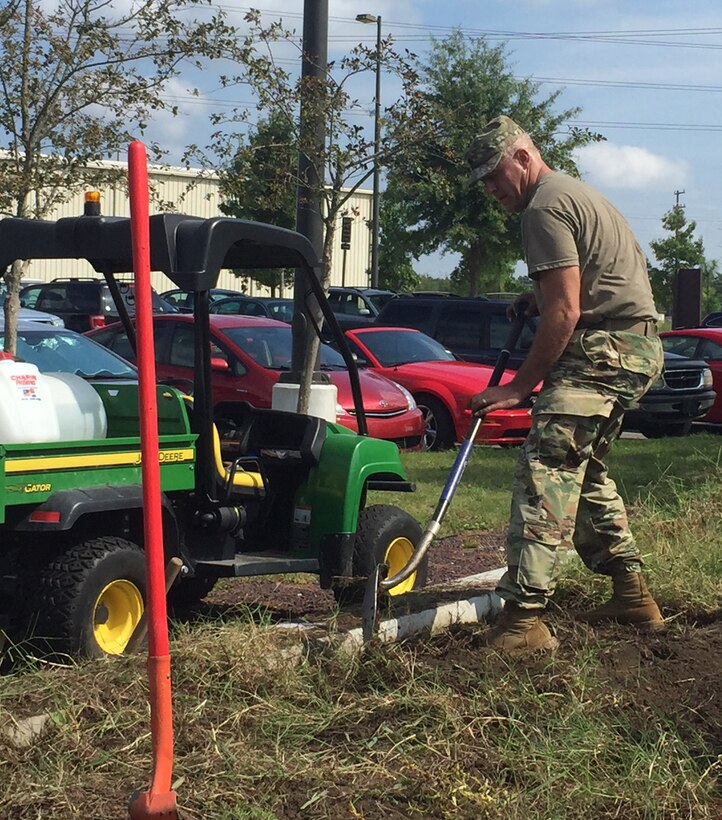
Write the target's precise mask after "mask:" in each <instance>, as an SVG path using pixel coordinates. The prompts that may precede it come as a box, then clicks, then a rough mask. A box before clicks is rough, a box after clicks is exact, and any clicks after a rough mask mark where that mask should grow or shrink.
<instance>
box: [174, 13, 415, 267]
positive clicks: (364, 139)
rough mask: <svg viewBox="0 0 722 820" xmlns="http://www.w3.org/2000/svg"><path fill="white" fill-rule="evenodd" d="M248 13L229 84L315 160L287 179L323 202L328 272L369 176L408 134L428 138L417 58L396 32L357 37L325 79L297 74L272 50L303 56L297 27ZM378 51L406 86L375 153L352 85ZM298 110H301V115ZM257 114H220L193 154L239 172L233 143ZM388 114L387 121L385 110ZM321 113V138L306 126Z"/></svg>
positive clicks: (299, 152)
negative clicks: (377, 41)
mask: <svg viewBox="0 0 722 820" xmlns="http://www.w3.org/2000/svg"><path fill="white" fill-rule="evenodd" d="M245 20H246V22H247V24H248V27H249V28H248V34H247V36H246V38H245V39H244V40H243V43H242V44H241V45H240V46H239V48H240V51H241V54H240V57H239V60H238V61H237V71H236V72H235V73H233V74H229V75H226V76H224V77H223V78H222V83H223V85H224V87H226V88H230V87H233V86H244V87H246V88H248V87H250V89H251V91H252V93H253V94H254V96H255V97H256V100H257V111H258V112H259V113H260V115H261V116H263V117H265V118H266V119H267V121H268V122H274V123H280V122H283V123H286V124H287V127H288V129H289V131H288V135H289V145H290V148H291V149H292V152H293V155H294V156H296V157H297V156H304V157H306V158H308V159H309V161H310V163H311V166H312V173H311V174H309V175H308V176H307V177H306V178H304V179H300V178H299V176H298V173H297V170H296V168H295V167H294V168H291V169H290V172H289V173H290V176H289V177H288V179H287V184H288V186H289V189H290V190H294V189H295V187H296V186H297V185H299V184H302V185H304V186H307V187H308V188H309V190H310V198H311V200H312V201H313V202H319V203H320V208H319V210H320V212H321V216H322V219H323V222H324V247H323V259H324V263H325V269H326V271H328V270H329V269H330V261H331V252H332V247H333V238H334V235H335V232H336V230H337V229H340V220H341V217H342V216H343V215H344V213H345V209H347V203H348V201H349V199H350V198H351V197H352V196H353V194H354V193H355V191H356V190H357V189H358V188H360V187H361V186H362V185H363V184H364V183H365V182H366V181H367V180H368V179H370V177H371V176H372V174H373V170H374V166H375V165H378V166H379V167H380V168H383V167H386V166H388V165H389V163H390V162H391V160H392V158H393V157H394V156H395V155H396V154H397V153H398V152H399V151H400V150H402V149H403V148H404V146H405V145H406V143H407V142H408V141H409V140H410V139H412V138H413V139H420V138H422V135H423V133H424V127H425V126H424V123H425V119H424V116H423V110H422V109H421V107H420V104H419V100H420V96H419V93H418V76H417V73H416V70H415V57H414V55H412V54H409V53H400V52H399V51H397V50H396V49H395V48H394V46H393V41H392V39H391V38H390V37H387V38H385V39H384V40H383V41H382V43H381V49H380V54H378V55H377V54H376V48H375V46H374V47H373V48H368V47H367V46H365V45H363V44H359V45H357V46H354V47H353V48H351V49H350V50H349V52H348V53H347V54H346V55H344V56H343V57H341V58H340V59H339V60H337V61H335V62H334V63H332V64H330V65H329V66H328V72H327V73H326V74H325V76H324V79H323V80H319V79H317V78H308V77H307V78H299V77H296V76H295V74H294V73H292V72H290V71H287V70H286V69H284V68H283V67H281V65H280V64H279V62H278V61H277V60H276V59H275V57H274V55H273V50H274V47H275V46H276V44H278V43H283V45H284V48H287V47H289V46H291V47H295V48H297V49H298V54H299V58H300V56H301V53H302V43H301V41H300V39H299V38H298V37H297V36H296V35H295V33H294V32H291V31H288V30H287V29H286V28H285V27H284V26H283V24H282V23H280V22H274V23H271V24H270V25H266V24H264V23H263V22H262V20H261V14H260V12H257V11H250V12H249V13H248V14H246V16H245ZM377 57H378V59H379V60H380V62H381V64H382V66H383V71H384V73H385V74H386V75H387V76H389V75H391V76H393V77H394V78H395V81H396V84H397V87H399V88H400V93H399V97H398V99H397V100H395V101H394V102H393V103H392V104H391V106H390V110H393V112H394V116H395V118H396V120H395V123H396V125H395V128H394V131H393V134H390V133H389V134H387V137H386V138H385V139H384V140H383V141H382V145H381V147H380V150H379V152H378V154H376V153H375V148H374V140H373V134H369V133H367V131H366V129H364V128H363V127H362V126H361V125H359V123H358V120H357V119H354V117H353V116H349V115H353V114H354V113H360V112H362V111H364V107H363V106H362V104H361V103H360V102H359V101H358V100H357V99H355V98H354V96H353V94H352V91H351V88H352V87H353V83H354V82H355V80H356V78H358V77H359V76H361V75H364V74H371V75H373V74H374V73H375V71H376V63H377ZM284 62H286V61H284ZM299 62H300V60H299ZM299 111H301V112H302V114H303V118H304V121H303V122H301V121H300V119H301V118H299ZM251 116H252V114H251V112H249V110H248V109H247V108H245V107H244V108H239V109H234V110H232V111H230V112H224V113H223V114H218V115H216V116H215V117H214V118H213V122H214V124H216V125H217V126H219V128H218V130H216V131H215V133H213V134H212V136H211V141H210V142H209V144H208V145H206V146H203V147H202V146H198V145H193V146H190V147H189V150H188V153H187V157H188V158H189V159H190V158H193V159H194V160H195V161H199V162H201V163H202V164H205V165H208V166H210V167H212V168H214V169H218V168H220V169H222V173H224V174H226V175H233V173H234V169H233V164H234V162H235V161H236V154H237V149H236V147H235V146H236V145H237V144H238V143H239V142H240V143H244V142H245V140H244V139H243V138H242V137H240V136H239V135H238V133H237V129H239V128H243V129H244V130H245V129H246V128H247V126H248V122H249V119H250V117H251ZM382 119H383V120H384V121H385V120H386V117H383V118H382ZM319 120H320V121H321V122H322V123H323V136H322V138H321V139H320V140H319V135H318V133H317V131H316V130H314V128H308V127H305V126H308V125H309V123H312V122H318V121H319ZM402 123H403V124H402ZM383 124H384V123H383V122H382V126H383ZM285 171H286V166H285V165H284V172H285Z"/></svg>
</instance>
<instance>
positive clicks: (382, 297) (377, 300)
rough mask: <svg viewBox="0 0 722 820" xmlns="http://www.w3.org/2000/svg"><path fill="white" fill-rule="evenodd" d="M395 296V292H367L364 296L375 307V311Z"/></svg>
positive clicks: (379, 309)
mask: <svg viewBox="0 0 722 820" xmlns="http://www.w3.org/2000/svg"><path fill="white" fill-rule="evenodd" d="M395 296H396V294H395V293H367V294H366V298H367V299H368V300H369V302H371V304H372V305H373V306H374V307H375V308H376V310H377V311H379V312H380V311H381V308H382V307H383V306H384V305H385V304H386V303H387V302H390V301H391V300H392V299H393V298H394V297H395Z"/></svg>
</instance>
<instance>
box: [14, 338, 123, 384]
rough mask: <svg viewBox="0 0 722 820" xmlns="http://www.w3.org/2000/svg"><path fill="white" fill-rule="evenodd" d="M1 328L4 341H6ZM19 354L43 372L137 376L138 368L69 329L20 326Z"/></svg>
mask: <svg viewBox="0 0 722 820" xmlns="http://www.w3.org/2000/svg"><path fill="white" fill-rule="evenodd" d="M4 341H5V339H4V333H3V332H2V331H0V344H2V343H4ZM16 356H17V358H18V359H22V360H23V361H26V362H30V363H31V364H34V365H35V366H36V367H37V368H38V370H40V372H41V373H75V374H76V375H78V376H82V377H83V378H86V379H89V378H104V379H107V378H116V379H137V378H138V374H137V371H136V369H135V368H134V367H133V366H132V365H130V364H128V362H126V361H125V359H121V358H120V356H116V355H115V354H114V353H111V351H110V350H107V349H106V348H104V347H101V346H100V345H99V344H96V343H95V342H93V341H91V340H90V339H88V338H86V337H85V336H81V335H79V334H77V333H72V332H71V331H67V330H57V329H56V330H49V329H45V328H40V329H38V330H25V329H19V330H18V339H17V348H16Z"/></svg>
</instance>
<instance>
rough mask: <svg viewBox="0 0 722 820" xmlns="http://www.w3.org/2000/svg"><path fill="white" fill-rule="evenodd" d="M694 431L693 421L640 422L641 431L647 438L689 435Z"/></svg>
mask: <svg viewBox="0 0 722 820" xmlns="http://www.w3.org/2000/svg"><path fill="white" fill-rule="evenodd" d="M691 431H692V422H691V421H679V422H640V424H639V432H640V433H641V434H642V435H643V436H645V437H646V438H666V437H668V436H669V437H674V436H688V435H689V434H690V432H691Z"/></svg>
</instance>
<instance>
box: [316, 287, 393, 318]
mask: <svg viewBox="0 0 722 820" xmlns="http://www.w3.org/2000/svg"><path fill="white" fill-rule="evenodd" d="M397 295H398V294H396V293H394V292H393V291H392V290H378V289H377V288H338V287H331V288H329V289H328V303H329V305H331V310H332V311H333V312H334V313H335V314H336V315H337V316H353V317H356V318H358V317H359V316H362V317H368V318H369V319H373V318H375V317H376V316H378V315H379V311H380V310H381V309H382V308H383V307H384V305H385V304H386V303H387V302H389V301H391V300H392V299H395V298H396V296H397Z"/></svg>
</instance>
